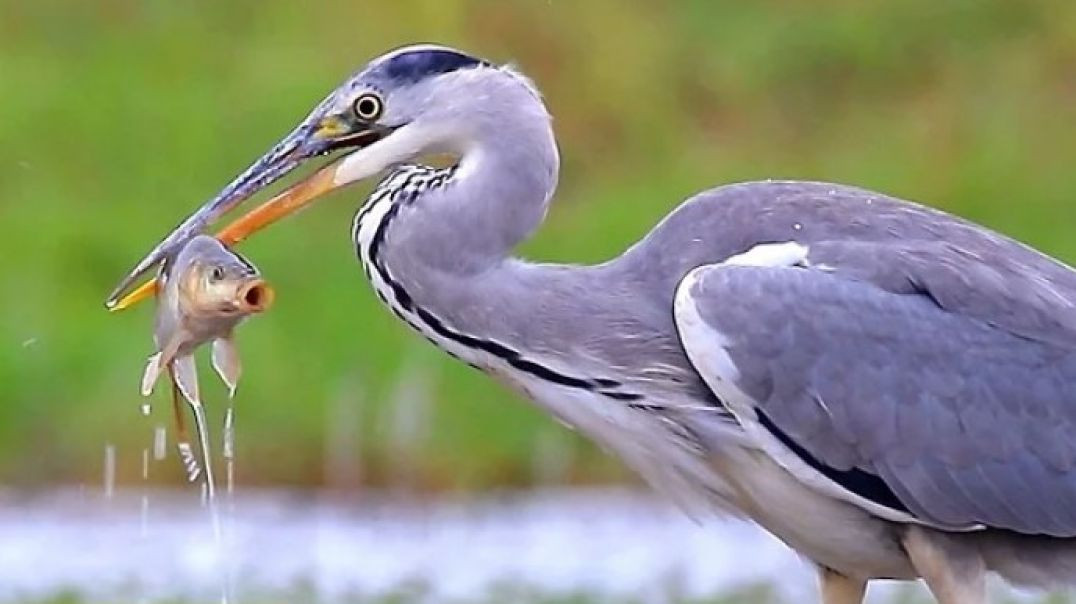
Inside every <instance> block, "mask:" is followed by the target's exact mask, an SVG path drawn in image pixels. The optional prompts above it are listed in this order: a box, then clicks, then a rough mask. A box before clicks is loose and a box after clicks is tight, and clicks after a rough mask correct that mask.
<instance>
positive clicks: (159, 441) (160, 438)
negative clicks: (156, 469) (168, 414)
mask: <svg viewBox="0 0 1076 604" xmlns="http://www.w3.org/2000/svg"><path fill="white" fill-rule="evenodd" d="M167 447H168V432H167V431H165V429H164V426H157V427H156V428H154V429H153V459H154V460H155V461H161V460H162V459H164V458H165V456H167V455H168V449H167Z"/></svg>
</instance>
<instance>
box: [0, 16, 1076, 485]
mask: <svg viewBox="0 0 1076 604" xmlns="http://www.w3.org/2000/svg"><path fill="white" fill-rule="evenodd" d="M1073 32H1076V3H1072V2H1067V1H1065V0H1056V1H1042V2H1011V1H1006V0H952V1H944V2H939V1H937V0H898V1H893V2H871V3H863V2H856V1H854V0H844V1H842V0H826V1H823V0H818V1H813V2H776V1H768V2H767V1H761V2H731V1H730V2H718V1H709V0H694V1H687V0H685V1H678V2H672V1H668V2H659V1H640V2H633V3H624V2H620V1H615V0H586V1H581V2H567V1H563V0H560V1H529V0H527V1H525V0H515V1H495V2H494V1H490V2H482V1H476V0H472V1H468V0H419V1H412V2H403V1H401V2H358V1H355V0H351V1H344V0H336V1H329V2H321V3H303V2H288V1H283V0H281V1H273V2H267V1H257V2H255V1H253V0H244V1H233V2H213V1H210V0H201V1H184V2H175V1H170V0H98V1H96V2H70V1H69V2H59V1H48V0H46V1H41V2H24V1H19V0H0V263H2V264H0V266H2V267H3V279H2V280H0V300H2V301H3V302H2V304H3V306H2V308H3V312H2V313H0V483H3V484H7V485H16V486H37V485H44V484H48V483H55V482H64V483H79V482H82V483H96V482H98V481H99V480H100V475H101V474H100V473H101V459H102V457H103V453H102V452H103V448H104V445H105V443H106V442H109V443H114V444H115V446H116V447H117V451H118V460H119V474H120V478H121V479H122V480H128V481H134V480H137V479H138V478H137V477H138V473H139V459H140V458H139V454H138V453H139V451H140V449H141V448H142V447H145V446H146V445H147V443H148V441H149V439H150V435H151V432H152V427H153V426H154V425H155V424H158V423H168V420H169V414H168V407H167V405H166V401H165V399H164V398H163V394H162V393H159V394H162V396H161V398H158V399H155V409H154V414H153V417H151V418H149V419H146V418H143V417H142V416H141V415H140V414H139V412H138V406H139V403H140V400H139V397H138V394H137V388H136V383H137V382H138V379H139V377H140V374H141V371H142V366H143V363H144V360H145V356H146V355H147V354H149V353H150V352H151V348H150V340H149V325H150V321H151V318H150V317H151V309H150V308H149V307H144V308H140V309H138V310H136V311H132V312H130V313H126V314H122V315H109V314H108V313H106V312H105V311H104V310H103V308H102V306H101V303H102V301H103V299H104V297H105V295H106V294H107V293H108V290H109V289H110V288H111V287H112V286H113V285H114V283H115V282H116V281H117V279H118V278H119V277H120V276H121V275H122V274H123V273H124V272H125V271H126V270H127V269H128V268H129V267H130V266H131V265H132V263H133V262H134V261H136V260H137V259H138V258H140V257H141V256H142V255H143V253H144V252H146V251H147V249H148V248H149V246H151V245H152V244H153V243H154V242H155V241H156V240H157V239H158V238H159V236H160V235H162V234H163V233H164V232H165V231H166V230H167V229H169V228H170V227H171V226H173V225H174V224H175V223H176V222H177V221H178V220H179V219H180V218H181V217H182V216H185V215H186V214H187V213H188V212H189V211H190V210H191V209H192V208H193V207H195V206H196V205H198V204H200V203H201V202H202V201H204V200H205V199H206V198H208V197H209V196H211V195H212V194H213V193H215V192H216V191H217V190H218V189H219V188H220V187H221V186H222V185H223V184H224V183H225V182H227V181H228V180H229V179H230V178H231V177H232V176H233V175H234V174H235V173H237V172H238V171H239V170H241V169H242V168H244V167H245V166H246V165H247V164H248V163H249V162H250V161H251V160H253V159H254V158H255V157H257V156H258V155H260V154H261V153H262V152H263V151H264V150H265V149H267V148H268V146H269V145H271V144H272V143H273V142H274V141H275V140H276V139H277V137H279V136H280V135H282V134H283V133H285V132H286V131H287V130H289V129H290V127H291V126H292V125H293V124H294V123H295V121H296V120H298V119H299V118H300V117H301V116H303V115H305V114H306V112H307V111H308V109H309V108H310V107H311V106H312V104H313V103H315V102H316V101H317V100H319V99H320V98H322V96H323V95H324V94H325V93H326V92H327V91H328V90H330V89H331V88H333V87H334V86H336V84H337V83H338V82H339V81H340V80H341V79H342V78H344V77H345V76H346V74H348V73H349V72H351V71H352V70H354V69H356V68H358V67H359V66H361V65H362V64H363V63H364V62H365V61H366V60H367V59H368V58H371V57H373V56H375V55H377V54H379V53H381V52H382V51H384V50H386V49H388V48H391V47H395V46H399V45H402V44H405V43H410V42H414V41H437V42H441V43H446V44H450V45H457V46H460V47H463V48H466V49H469V50H471V51H473V52H474V53H476V54H480V55H483V56H486V57H489V58H491V59H494V60H497V61H513V62H515V63H517V64H518V65H519V66H520V67H521V68H522V69H523V70H524V71H525V72H526V73H528V74H529V75H531V76H532V77H533V78H534V79H535V80H536V81H537V83H538V85H539V86H540V87H541V89H542V90H543V91H544V93H545V95H546V98H547V101H548V103H549V106H550V109H551V111H552V112H553V114H554V115H555V116H556V129H557V133H558V135H559V138H560V144H561V148H562V151H563V156H564V170H563V178H562V186H561V189H560V193H559V195H558V199H557V202H556V204H555V207H554V209H553V211H552V213H551V215H550V218H549V222H548V224H547V225H546V227H545V228H544V229H543V230H542V231H541V232H540V233H539V235H538V236H537V237H536V238H535V239H534V240H533V241H531V242H529V243H528V244H527V245H526V246H525V247H524V249H523V250H522V251H523V253H525V254H526V255H528V256H531V257H535V258H541V259H545V260H553V261H567V262H588V261H597V260H601V259H604V258H608V257H609V256H611V255H614V254H617V253H618V252H620V251H621V250H622V249H624V248H625V247H626V246H627V245H629V244H630V243H631V242H632V241H634V240H635V239H637V238H638V237H640V236H641V235H642V234H643V233H645V232H646V230H647V229H648V228H649V227H650V226H651V225H652V224H653V223H654V222H655V221H656V220H657V219H658V218H659V217H661V216H662V215H663V214H665V213H666V212H668V211H669V210H670V209H672V208H673V207H674V206H675V205H676V204H677V203H678V202H679V201H680V200H682V199H683V198H685V197H687V196H688V195H690V194H692V193H694V192H696V191H698V190H701V189H704V188H707V187H710V186H714V185H717V184H721V183H728V182H733V181H742V180H751V179H764V178H803V179H817V180H830V181H840V182H846V183H853V184H856V185H861V186H864V187H869V188H874V189H878V190H881V191H885V192H888V193H892V194H895V195H898V196H902V197H905V198H909V199H915V200H920V201H923V202H927V203H930V204H933V205H936V206H939V207H942V208H945V209H948V210H951V211H953V212H957V213H959V214H962V215H964V216H966V217H969V218H971V219H974V220H977V221H980V222H982V223H984V224H986V225H989V226H992V227H995V228H997V229H999V230H1002V231H1004V232H1006V233H1008V234H1011V235H1013V236H1015V237H1017V238H1020V239H1022V240H1024V241H1027V242H1029V243H1031V244H1033V245H1035V246H1037V247H1039V248H1040V249H1042V250H1044V251H1046V252H1048V253H1051V254H1054V255H1056V256H1058V257H1060V258H1062V259H1068V260H1070V261H1071V260H1074V259H1076V242H1074V238H1073V236H1072V233H1073V230H1074V228H1076V203H1074V200H1076V177H1074V176H1073V170H1072V164H1073V162H1074V161H1076V36H1074V35H1073ZM362 197H363V191H361V190H350V191H347V192H344V193H341V194H338V195H337V196H336V199H335V200H332V201H326V202H324V203H322V204H320V207H319V208H318V209H316V210H313V211H310V212H307V213H305V214H303V215H302V216H300V217H298V218H295V219H293V220H291V221H289V222H288V223H286V224H284V225H281V226H280V227H278V228H276V229H274V230H272V231H270V232H268V233H266V234H264V235H263V236H260V237H257V238H255V239H254V240H252V241H250V242H249V243H246V244H244V245H243V248H242V249H243V251H244V252H246V253H247V254H248V255H249V256H250V257H251V258H252V259H254V260H255V262H257V263H258V264H259V265H260V266H261V268H262V270H263V271H264V272H265V273H266V274H267V275H268V276H269V277H270V278H271V279H272V280H273V281H274V282H275V284H276V286H277V288H278V304H277V306H276V308H275V309H274V310H273V311H272V312H271V313H270V314H268V315H267V316H265V317H263V318H259V319H257V320H256V321H252V322H250V324H249V325H246V326H245V327H244V329H242V332H241V334H240V335H241V338H240V345H241V347H242V350H243V356H244V362H245V365H246V374H245V376H244V380H243V384H242V386H241V389H240V396H239V401H238V405H239V443H238V445H239V456H240V480H241V482H242V483H244V484H259V485H260V484H274V485H323V486H332V487H346V488H350V487H353V486H355V485H357V484H360V483H362V484H385V483H389V482H397V481H406V482H408V483H410V484H413V485H414V486H417V487H423V488H430V489H459V488H483V487H489V486H492V485H517V484H526V483H529V482H531V481H534V480H550V479H555V480H561V481H568V482H590V481H609V480H621V479H624V478H625V473H624V472H623V471H622V470H621V469H620V468H619V466H618V465H617V464H616V463H615V462H614V461H611V460H609V459H607V458H606V457H605V456H604V455H602V454H600V453H598V452H596V451H595V450H594V449H592V448H591V447H590V446H589V445H588V444H586V443H584V442H582V441H581V440H580V439H578V437H576V436H574V435H571V434H569V433H567V432H565V431H563V430H562V429H561V428H560V427H559V426H557V425H555V424H554V423H553V422H551V421H550V420H548V419H547V418H546V417H544V416H543V415H542V414H541V413H539V412H538V411H536V410H534V409H532V408H530V407H529V406H527V405H526V404H520V402H519V401H518V400H516V397H515V396H514V395H512V394H510V393H508V392H507V391H506V390H504V389H503V388H502V387H500V386H498V385H495V384H494V383H493V382H491V381H490V380H488V379H487V378H485V377H483V376H481V375H479V374H477V373H475V372H473V371H471V370H469V369H468V368H466V367H464V366H462V365H460V364H457V363H455V362H453V361H451V360H450V359H448V358H447V357H444V356H441V355H440V354H439V353H437V352H436V351H433V350H429V349H428V347H427V345H426V343H425V342H424V341H421V340H420V339H419V338H416V337H414V336H413V335H412V334H411V333H409V332H408V331H406V329H405V328H404V327H403V326H401V325H399V324H398V323H397V322H396V321H394V320H393V319H391V318H390V314H389V313H387V312H385V311H384V310H383V309H382V308H380V307H379V306H378V305H377V303H376V300H375V297H374V296H373V295H371V292H370V291H369V289H368V286H367V285H366V283H365V282H364V280H363V278H362V275H361V271H360V270H359V269H358V266H357V264H356V262H355V258H354V253H353V250H352V248H351V243H350V241H349V237H348V231H349V224H350V218H351V215H352V213H353V211H354V210H355V208H356V207H357V206H358V205H359V203H360V202H361V199H362ZM408 376H413V377H408ZM203 381H204V382H210V381H214V380H213V379H211V378H210V376H209V374H208V373H206V374H205V377H204V379H203ZM209 401H210V406H211V407H212V411H213V413H214V417H215V418H216V419H215V422H216V421H218V420H219V413H220V409H221V407H222V405H221V404H220V403H222V402H223V398H222V392H221V390H220V389H219V388H218V387H214V388H213V389H211V390H210V394H209ZM215 425H217V426H219V423H215ZM218 432H219V430H218ZM536 459H541V460H544V461H543V463H540V464H536V463H535V460H536ZM170 465H175V466H178V464H170ZM390 477H392V478H390ZM154 480H159V481H166V482H176V481H178V480H179V474H178V467H177V468H170V469H169V470H168V471H167V472H157V473H156V474H155V477H154Z"/></svg>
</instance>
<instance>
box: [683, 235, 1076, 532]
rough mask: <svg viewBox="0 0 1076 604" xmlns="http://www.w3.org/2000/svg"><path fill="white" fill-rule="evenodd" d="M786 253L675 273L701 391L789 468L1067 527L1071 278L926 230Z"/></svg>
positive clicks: (1072, 462) (951, 509)
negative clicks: (787, 257)
mask: <svg viewBox="0 0 1076 604" xmlns="http://www.w3.org/2000/svg"><path fill="white" fill-rule="evenodd" d="M802 249H803V250H804V254H803V257H802V258H801V259H800V261H796V262H783V261H781V262H778V263H777V264H783V266H772V265H771V266H758V265H751V264H756V263H754V262H739V263H736V262H732V263H724V264H717V265H708V266H704V267H701V268H698V269H695V270H694V271H692V272H691V273H689V274H688V276H687V277H685V279H684V281H682V282H681V285H680V287H679V288H678V292H677V297H676V321H677V327H678V329H679V330H680V334H681V338H682V340H683V344H684V347H685V350H686V351H687V353H688V356H689V357H690V359H691V361H692V363H693V365H695V367H696V369H697V370H698V371H699V372H700V374H701V375H702V377H703V378H704V380H705V381H706V382H707V384H708V385H709V386H710V387H711V389H712V390H714V393H715V394H716V395H717V396H718V398H719V399H721V400H722V401H723V402H724V403H725V404H726V405H728V406H730V408H731V409H732V410H733V412H734V413H735V414H736V415H737V417H738V418H740V419H741V422H743V423H745V426H746V427H748V428H752V429H754V430H755V432H754V434H756V435H761V437H762V438H765V439H768V440H769V442H770V444H771V445H772V446H776V447H777V448H778V449H780V450H781V451H782V452H783V453H784V454H786V456H787V457H788V458H789V459H793V458H794V459H796V460H798V461H797V465H796V466H795V467H792V466H790V465H786V467H788V468H789V469H790V470H794V471H793V473H794V474H797V475H799V476H800V477H801V479H805V480H808V477H806V476H805V475H804V472H803V468H810V469H811V472H814V471H817V472H820V473H821V474H822V475H823V477H824V478H826V479H828V480H830V481H832V482H834V483H836V484H837V485H838V486H839V487H840V488H843V489H846V490H849V491H851V492H853V493H854V494H856V495H858V496H862V497H865V498H866V499H868V500H870V501H871V502H874V503H878V504H880V505H882V506H885V507H886V508H889V509H893V510H896V511H898V512H907V513H908V514H910V515H911V516H913V517H914V518H916V519H918V520H921V521H924V522H928V523H931V524H934V525H937V526H941V527H945V528H952V529H964V528H970V527H974V526H977V525H984V526H989V527H995V528H1002V529H1009V530H1013V531H1018V532H1021V533H1030V534H1046V535H1053V536H1064V537H1072V536H1076V328H1074V325H1076V308H1074V304H1073V299H1074V298H1073V296H1072V281H1073V279H1069V280H1068V281H1066V282H1065V283H1058V282H1057V280H1056V275H1055V276H1054V277H1053V278H1052V279H1048V278H1044V277H1042V276H1041V275H1039V274H1038V273H1036V272H1034V271H1029V270H1023V271H1021V270H1018V269H1019V268H1020V267H1006V266H1004V262H999V263H996V264H994V263H986V262H984V261H983V259H982V258H979V257H977V256H976V255H975V254H973V253H970V252H968V251H967V250H962V249H959V248H955V247H953V246H951V245H948V244H944V243H937V242H933V243H921V244H920V243H913V244H908V245H902V244H893V245H883V244H877V243H847V242H819V243H815V244H812V245H811V247H810V248H802ZM764 260H765V261H764V262H762V263H761V264H774V263H773V262H770V261H769V260H770V259H764ZM745 264H746V265H745ZM1024 268H1025V269H1026V267H1024ZM768 450H769V449H768ZM778 461H781V460H780V459H778ZM782 465H785V464H782ZM816 479H817V476H815V475H814V474H812V476H811V477H810V478H809V480H816Z"/></svg>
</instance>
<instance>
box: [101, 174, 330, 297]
mask: <svg viewBox="0 0 1076 604" xmlns="http://www.w3.org/2000/svg"><path fill="white" fill-rule="evenodd" d="M338 163H339V161H337V162H333V163H331V164H329V165H327V166H325V167H323V168H322V169H320V170H318V171H317V172H315V173H314V174H313V175H311V176H310V177H308V178H306V179H305V180H303V181H301V182H299V183H296V184H295V185H293V186H291V187H290V188H288V189H285V190H284V191H282V192H281V193H279V194H278V195H277V196H276V197H273V198H272V199H270V200H269V201H267V202H265V203H263V204H262V205H260V206H258V207H256V208H254V209H253V210H251V211H250V212H247V213H246V214H244V215H243V216H240V217H239V218H238V219H236V220H235V221H233V222H232V223H231V224H229V225H228V226H226V227H224V228H223V229H221V230H220V231H219V232H218V233H217V234H216V237H217V239H219V240H220V241H221V243H223V244H224V245H226V246H228V247H232V246H234V245H236V244H237V243H239V242H241V241H243V240H244V239H246V238H247V237H249V236H250V235H252V234H254V233H256V232H257V231H260V230H262V229H264V228H265V227H267V226H269V225H271V224H273V223H274V222H276V221H278V220H280V219H281V218H284V217H285V216H289V215H291V214H294V213H296V212H298V211H299V210H301V209H302V208H304V207H306V206H307V205H309V204H310V203H311V202H312V201H314V200H315V199H317V198H319V197H321V196H322V195H324V194H325V193H328V192H329V191H331V190H333V189H334V188H336V186H337V185H336V184H335V183H334V181H333V177H334V175H335V174H336V167H337V164H338ZM156 293H157V279H149V280H147V281H146V282H145V283H143V284H142V285H140V286H138V287H137V288H135V289H134V290H132V291H131V292H130V293H129V294H127V295H126V296H124V297H123V298H120V299H119V300H117V301H116V302H115V303H114V304H110V305H108V310H109V311H110V312H116V311H120V310H125V309H128V308H130V307H132V306H134V305H135V304H138V303H139V302H141V301H142V300H145V299H146V298H149V297H150V296H153V295H154V294H156Z"/></svg>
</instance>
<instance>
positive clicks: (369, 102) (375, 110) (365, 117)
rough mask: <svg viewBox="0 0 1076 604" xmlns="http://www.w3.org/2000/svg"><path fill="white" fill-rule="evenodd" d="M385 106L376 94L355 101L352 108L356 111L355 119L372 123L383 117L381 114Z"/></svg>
mask: <svg viewBox="0 0 1076 604" xmlns="http://www.w3.org/2000/svg"><path fill="white" fill-rule="evenodd" d="M384 107H385V106H384V104H382V102H381V99H380V98H378V96H377V95H376V94H364V95H362V96H360V97H359V98H357V99H355V102H354V103H353V104H352V108H353V109H354V110H355V117H357V118H359V119H360V120H362V121H364V122H372V121H374V120H376V119H377V118H379V117H381V112H382V111H383V110H384Z"/></svg>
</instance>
